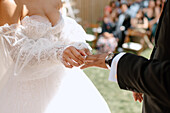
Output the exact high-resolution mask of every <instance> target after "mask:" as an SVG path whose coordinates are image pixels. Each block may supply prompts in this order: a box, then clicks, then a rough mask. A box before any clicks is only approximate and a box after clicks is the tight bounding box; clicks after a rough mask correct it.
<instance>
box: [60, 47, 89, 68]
mask: <svg viewBox="0 0 170 113" xmlns="http://www.w3.org/2000/svg"><path fill="white" fill-rule="evenodd" d="M87 53H88V52H87ZM87 53H86V51H84V50H78V49H76V48H75V47H73V46H70V47H68V48H67V49H65V50H64V52H63V57H62V59H63V64H64V65H65V66H66V67H67V68H72V67H73V66H76V67H78V66H80V65H82V64H84V60H85V56H86V55H87Z"/></svg>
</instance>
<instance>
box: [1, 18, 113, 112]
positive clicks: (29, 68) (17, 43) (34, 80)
mask: <svg viewBox="0 0 170 113" xmlns="http://www.w3.org/2000/svg"><path fill="white" fill-rule="evenodd" d="M0 37H1V40H0V69H1V70H0V113H110V110H109V108H108V105H107V104H106V102H105V100H104V99H103V97H102V96H101V95H100V93H99V92H98V90H97V89H96V88H95V86H94V85H93V84H92V82H91V81H90V80H89V79H88V77H86V75H85V74H84V73H83V71H82V70H80V69H79V68H73V69H67V68H65V67H64V65H63V64H62V63H61V61H62V57H61V56H62V52H63V51H64V49H65V48H67V47H68V46H74V47H76V48H77V49H83V48H88V44H86V43H85V37H86V33H85V32H84V30H83V29H82V27H81V26H80V25H78V24H77V23H76V22H75V21H74V20H73V19H70V18H68V17H61V19H60V21H59V22H58V24H57V25H55V26H52V25H51V23H50V22H49V20H48V19H46V18H44V17H41V16H36V15H34V16H26V17H25V18H24V19H23V20H22V21H21V25H18V24H13V25H8V24H6V25H4V26H1V27H0Z"/></svg>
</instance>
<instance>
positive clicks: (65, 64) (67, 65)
mask: <svg viewBox="0 0 170 113" xmlns="http://www.w3.org/2000/svg"><path fill="white" fill-rule="evenodd" d="M63 64H64V66H65V67H67V68H73V66H71V65H70V64H68V63H67V62H65V61H63Z"/></svg>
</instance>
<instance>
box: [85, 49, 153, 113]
mask: <svg viewBox="0 0 170 113" xmlns="http://www.w3.org/2000/svg"><path fill="white" fill-rule="evenodd" d="M150 53H151V50H150V49H147V50H145V51H144V52H142V53H141V55H142V56H144V57H146V58H149V56H150ZM84 72H85V73H86V74H87V76H88V77H89V78H90V79H91V81H92V82H93V83H94V85H95V86H96V87H97V89H98V90H99V91H100V93H101V94H102V95H103V97H104V98H105V100H106V102H107V103H108V105H109V107H110V109H111V112H112V113H141V111H142V104H141V103H139V102H135V101H134V100H133V97H132V92H129V91H123V90H120V88H119V86H118V85H117V83H114V82H110V81H109V80H108V75H109V71H108V70H104V69H100V68H94V67H92V68H88V69H85V70H84Z"/></svg>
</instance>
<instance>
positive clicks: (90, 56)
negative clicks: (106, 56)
mask: <svg viewBox="0 0 170 113" xmlns="http://www.w3.org/2000/svg"><path fill="white" fill-rule="evenodd" d="M96 59H97V56H96V55H89V56H87V57H86V60H87V61H88V60H89V61H90V60H96Z"/></svg>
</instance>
